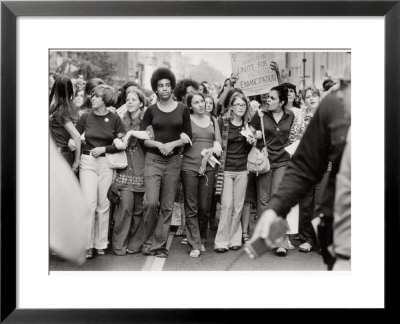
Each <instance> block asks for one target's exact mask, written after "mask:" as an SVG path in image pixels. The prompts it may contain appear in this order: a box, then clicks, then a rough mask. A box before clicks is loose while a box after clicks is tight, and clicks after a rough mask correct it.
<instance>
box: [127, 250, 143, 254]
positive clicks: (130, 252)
mask: <svg viewBox="0 0 400 324" xmlns="http://www.w3.org/2000/svg"><path fill="white" fill-rule="evenodd" d="M139 252H140V250H130V249H126V254H136V253H139Z"/></svg>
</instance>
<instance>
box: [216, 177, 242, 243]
mask: <svg viewBox="0 0 400 324" xmlns="http://www.w3.org/2000/svg"><path fill="white" fill-rule="evenodd" d="M246 187H247V170H246V171H240V172H235V171H224V188H223V190H222V196H221V216H220V220H219V224H218V231H217V235H216V236H215V243H214V248H215V249H220V248H223V249H227V248H229V247H232V246H241V245H242V224H241V222H240V219H241V213H242V208H243V204H244V198H245V196H246Z"/></svg>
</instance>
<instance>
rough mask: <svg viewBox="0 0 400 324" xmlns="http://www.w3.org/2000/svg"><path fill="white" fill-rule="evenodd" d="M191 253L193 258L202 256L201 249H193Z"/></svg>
mask: <svg viewBox="0 0 400 324" xmlns="http://www.w3.org/2000/svg"><path fill="white" fill-rule="evenodd" d="M189 255H190V256H191V257H192V258H198V257H199V256H200V250H192V251H190V253H189Z"/></svg>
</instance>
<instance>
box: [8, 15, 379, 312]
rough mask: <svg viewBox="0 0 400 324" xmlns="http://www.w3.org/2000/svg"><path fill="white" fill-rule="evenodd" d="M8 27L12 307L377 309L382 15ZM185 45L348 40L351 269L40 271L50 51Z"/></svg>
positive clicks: (44, 253) (43, 265) (44, 257)
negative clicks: (14, 149)
mask: <svg viewBox="0 0 400 324" xmlns="http://www.w3.org/2000/svg"><path fill="white" fill-rule="evenodd" d="M17 30H18V53H19V56H18V134H17V136H18V171H19V173H18V188H19V192H18V212H19V215H18V219H17V225H18V291H17V295H18V303H17V305H18V307H22V308H39V307H44V308H53V307H54V308H55V307H57V308H58V307H60V308H64V307H65V308H67V307H68V308H83V307H99V308H104V307H110V308H113V307H118V308H120V307H127V308H131V307H137V308H147V307H166V308H168V307H179V308H180V307H228V308H229V307H234V308H238V307H261V308H267V307H383V301H384V299H383V297H384V296H383V294H384V254H383V252H384V242H383V230H384V213H383V211H384V208H383V206H384V188H383V179H384V136H383V135H384V118H383V117H384V69H383V66H384V19H383V18H380V17H378V18H364V17H357V18H351V17H350V18H348V17H338V18H325V17H324V18H323V19H322V18H289V19H285V18H270V17H268V18H264V17H261V18H255V17H252V18H176V17H174V18H173V19H170V18H117V19H114V18H78V17H76V18H75V17H73V18H62V17H57V18H54V19H53V18H37V17H18V27H17ZM229 31H233V32H232V33H231V34H229ZM199 35H210V36H209V37H203V36H202V37H200V36H199ZM222 35H223V37H222ZM362 35H368V38H365V37H362ZM183 46H185V48H232V49H236V48H265V49H266V48H275V49H276V48H279V49H288V48H292V49H293V48H297V49H302V48H311V49H316V48H319V49H322V48H325V49H332V48H351V49H352V73H353V74H352V96H353V98H352V99H353V109H352V111H353V112H352V119H353V123H352V140H353V143H354V144H353V145H352V148H353V152H352V159H353V162H352V163H353V174H352V184H353V195H352V214H353V219H352V223H353V227H352V241H353V242H352V243H353V244H352V249H353V253H352V257H353V259H352V266H353V270H352V273H351V274H344V275H343V274H342V275H339V274H334V273H328V272H319V273H315V272H275V273H271V272H243V273H227V272H218V273H216V272H215V273H209V272H207V273H205V272H202V273H193V272H190V273H189V272H186V273H181V272H176V273H144V272H135V273H129V272H118V273H103V272H97V273H74V274H69V275H65V276H64V275H63V276H56V275H51V276H49V274H48V198H47V197H48V179H47V176H48V162H47V161H48V158H47V157H48V144H47V143H48V124H47V123H48V115H47V105H48V49H49V48H98V49H102V48H176V49H179V48H182V47H183ZM371 153H373V154H371ZM10 217H12V215H10ZM293 270H295V269H293ZM291 291H292V292H295V295H298V294H300V295H298V296H299V298H290V296H293V294H291V293H290V292H291ZM296 292H297V293H296ZM300 292H301V293H300ZM110 296H118V298H110ZM316 296H317V298H315V297H316Z"/></svg>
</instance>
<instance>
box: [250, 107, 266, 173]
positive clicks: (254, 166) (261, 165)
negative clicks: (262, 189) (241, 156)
mask: <svg viewBox="0 0 400 324" xmlns="http://www.w3.org/2000/svg"><path fill="white" fill-rule="evenodd" d="M259 116H260V121H261V131H262V137H263V141H264V147H263V148H262V149H261V150H260V149H258V148H257V147H256V146H253V147H252V148H251V151H250V152H249V155H248V156H247V170H248V171H249V172H252V173H256V174H257V176H258V175H259V174H264V173H267V172H269V170H270V169H271V165H270V163H269V159H268V150H267V144H266V143H265V133H264V120H263V115H261V114H259Z"/></svg>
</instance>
